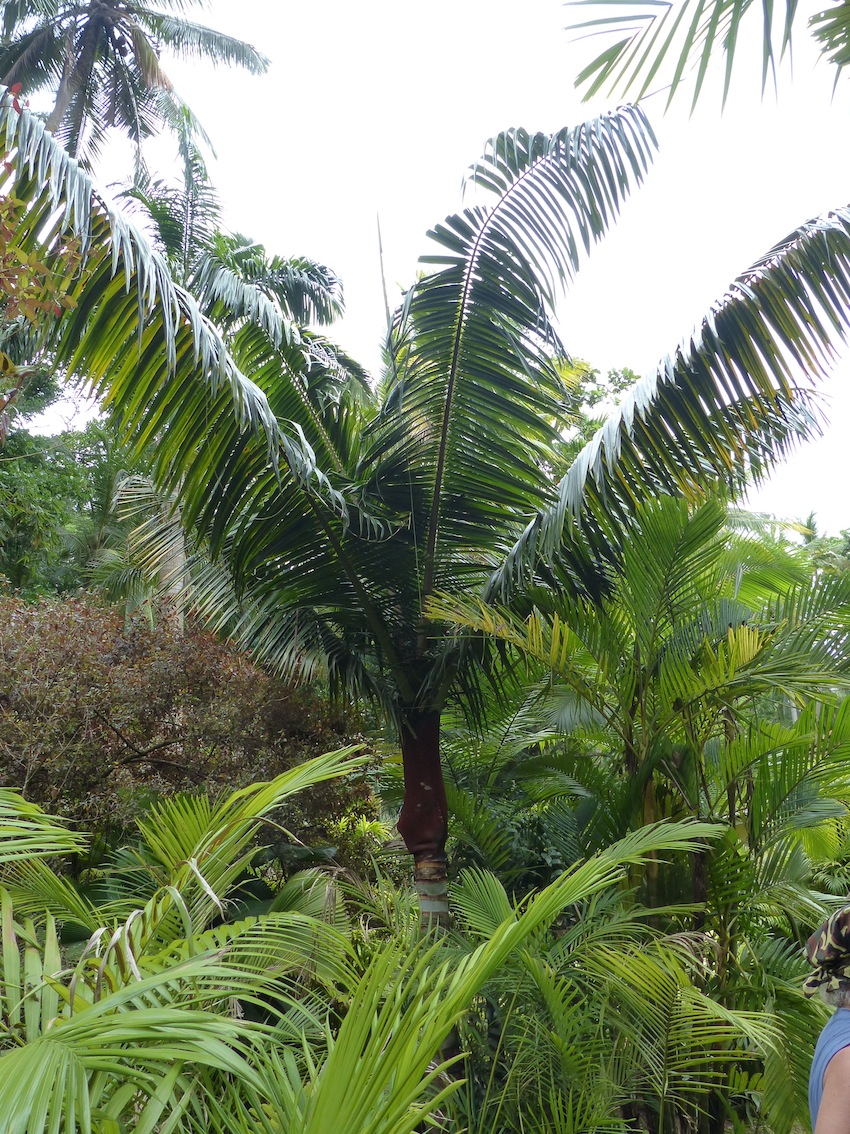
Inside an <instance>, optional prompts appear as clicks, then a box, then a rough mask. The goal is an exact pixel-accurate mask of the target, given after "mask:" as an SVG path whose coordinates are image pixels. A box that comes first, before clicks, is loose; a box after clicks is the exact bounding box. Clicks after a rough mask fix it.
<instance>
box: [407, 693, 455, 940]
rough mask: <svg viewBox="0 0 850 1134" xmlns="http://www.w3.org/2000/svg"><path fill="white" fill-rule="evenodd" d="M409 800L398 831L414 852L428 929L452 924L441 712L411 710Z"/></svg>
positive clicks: (423, 917) (424, 924) (416, 883)
mask: <svg viewBox="0 0 850 1134" xmlns="http://www.w3.org/2000/svg"><path fill="white" fill-rule="evenodd" d="M401 754H402V761H403V766H404V804H403V805H402V809H401V815H400V816H399V819H398V830H399V834H400V835H401V837H402V838H403V839H404V844H405V846H406V847H407V849H408V850H409V851H410V853H411V854H412V855H413V863H414V868H413V884H414V886H415V887H416V892H417V894H418V895H419V910H420V916H421V921H422V928H423V929H424V930H430V929H436V928H446V927H447V926H448V924H449V901H448V892H447V887H446V836H447V835H448V818H449V809H448V804H447V803H446V787H445V783H444V782H443V768H442V764H441V763H440V713H439V712H438V711H432V712H424V713H423V712H418V711H416V710H411V711H409V712H408V713H407V714H406V717H405V721H404V725H403V728H402V736H401Z"/></svg>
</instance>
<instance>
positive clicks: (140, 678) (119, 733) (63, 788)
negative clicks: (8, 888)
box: [0, 594, 372, 845]
mask: <svg viewBox="0 0 850 1134" xmlns="http://www.w3.org/2000/svg"><path fill="white" fill-rule="evenodd" d="M3 605H4V612H5V617H4V629H3V634H2V638H1V639H0V785H2V786H6V787H11V788H15V789H17V790H19V791H21V792H22V793H23V794H24V795H25V796H26V798H27V799H29V800H31V801H33V802H37V803H39V804H41V805H43V806H44V807H45V808H46V809H48V810H49V811H52V812H54V813H59V814H61V815H65V816H69V817H72V818H74V819H76V820H78V821H80V822H81V823H83V824H84V825H85V826H86V827H87V828H88V829H90V830H94V831H95V832H96V833H97V835H98V836H99V839H100V841H101V842H106V843H114V842H115V841H117V840H119V839H121V838H122V837H124V836H125V835H126V833H127V831H128V830H129V829H130V828H131V827H132V826H133V820H134V818H135V817H136V816H137V815H138V814H139V813H140V811H142V810H144V808H145V807H146V806H147V805H148V804H149V803H150V802H151V800H153V799H156V798H158V797H160V796H162V795H165V794H171V793H173V792H175V791H189V792H196V791H201V790H203V791H207V792H209V793H210V794H212V795H218V794H221V793H222V792H224V791H232V790H234V789H235V788H237V787H240V786H242V785H245V784H248V783H251V782H253V781H255V780H260V779H263V780H265V779H270V778H272V777H274V776H276V775H278V774H279V773H280V772H282V771H284V770H286V769H287V768H290V767H292V766H293V765H295V764H297V763H300V762H302V761H303V760H306V759H308V758H309V757H311V756H314V755H317V754H319V753H321V752H325V751H328V750H329V749H335V748H339V747H341V746H343V745H344V744H348V743H352V742H354V741H357V740H358V739H359V737H358V736H357V721H356V719H355V718H354V716H353V714H352V713H351V712H349V711H348V710H347V709H346V710H344V709H340V708H339V707H334V706H332V705H331V704H329V703H328V701H327V700H326V699H325V698H324V697H323V696H322V695H321V694H320V693H318V692H317V691H315V690H309V689H297V688H295V687H293V686H291V685H288V684H285V683H283V682H281V681H279V680H276V679H274V678H272V677H270V676H269V675H268V674H266V673H264V672H263V671H262V670H260V669H258V668H257V667H256V666H255V665H253V664H252V663H251V662H250V661H249V660H248V659H247V658H246V657H245V656H244V655H243V654H241V653H239V652H238V651H237V650H236V649H234V648H233V647H232V646H231V645H230V644H228V643H226V642H221V641H219V640H218V639H216V638H215V637H213V636H212V635H210V634H208V633H206V632H205V631H203V630H201V629H199V628H198V627H197V626H193V625H191V624H189V625H188V626H187V627H186V630H185V632H184V633H182V634H181V633H177V632H176V631H175V629H174V626H173V624H172V623H171V622H170V621H169V619H168V618H167V617H163V618H160V619H158V620H157V624H156V626H154V627H151V625H150V624H149V623H148V622H147V621H146V620H144V619H141V618H140V619H136V620H127V621H125V619H124V618H123V616H122V614H121V613H120V612H118V611H116V610H115V609H114V608H111V607H109V606H107V605H105V604H103V603H102V602H100V601H99V600H97V599H96V598H95V597H93V596H91V595H88V594H83V595H78V596H76V597H72V598H53V597H44V598H41V599H39V600H38V601H36V602H31V603H28V602H26V601H24V600H23V599H21V598H20V597H18V596H16V595H9V594H7V595H5V596H3ZM364 809H365V813H366V814H367V815H371V814H372V805H371V793H370V792H369V789H368V787H367V786H366V784H365V781H364V783H363V784H361V786H360V787H355V788H352V786H351V784H350V783H349V784H342V783H335V784H332V785H324V786H323V787H322V789H321V791H316V792H313V793H312V794H310V793H306V794H305V795H303V796H300V797H299V798H298V800H297V802H293V804H292V806H291V808H289V809H287V811H286V813H285V814H283V815H281V816H279V817H277V819H278V820H279V822H280V823H281V825H283V826H284V827H286V828H287V829H288V830H290V831H294V832H295V833H297V835H298V837H299V838H300V839H302V840H303V841H304V842H305V843H307V844H317V845H320V844H322V843H327V842H328V841H329V831H333V830H335V829H336V827H337V826H338V822H339V819H340V818H341V817H342V816H344V815H346V814H347V813H349V812H350V811H352V810H353V811H354V812H356V813H364ZM270 830H273V828H270ZM280 841H281V844H282V843H283V842H284V841H286V842H289V840H284V837H283V836H281V837H280Z"/></svg>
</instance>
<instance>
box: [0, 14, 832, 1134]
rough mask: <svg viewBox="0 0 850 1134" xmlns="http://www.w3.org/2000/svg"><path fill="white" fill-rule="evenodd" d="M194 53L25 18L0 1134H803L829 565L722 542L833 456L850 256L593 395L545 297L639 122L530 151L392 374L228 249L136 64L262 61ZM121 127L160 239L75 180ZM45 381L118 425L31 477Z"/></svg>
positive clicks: (625, 166) (150, 29) (5, 677)
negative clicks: (774, 479)
mask: <svg viewBox="0 0 850 1134" xmlns="http://www.w3.org/2000/svg"><path fill="white" fill-rule="evenodd" d="M183 9H184V5H182V4H174V3H170V4H167V3H156V4H152V5H150V6H149V7H148V6H143V5H140V4H136V3H132V4H129V5H116V6H110V5H104V4H100V3H91V4H84V5H78V4H75V5H71V4H63V3H57V2H55V0H45V2H39V3H36V4H35V5H32V4H30V5H21V4H17V3H12V4H7V5H6V6H5V7H4V10H3V28H2V40H0V74H2V75H3V76H4V77H5V80H6V85H7V87H9V89H8V90H7V91H6V92H5V93H4V94H3V96H2V98H0V149H2V154H0V163H2V164H0V194H1V195H0V233H1V234H2V248H1V249H0V376H2V380H3V390H2V391H0V413H2V418H0V443H2V448H0V576H2V590H0V601H1V602H2V604H3V612H4V616H5V617H4V630H3V634H2V638H0V948H2V954H0V1131H2V1134H42V1132H44V1134H74V1132H75V1131H78V1130H79V1131H81V1132H82V1134H90V1132H97V1134H114V1132H116V1131H117V1132H121V1131H125V1130H126V1131H130V1130H133V1131H141V1132H142V1134H153V1132H156V1134H178V1132H185V1134H195V1132H198V1134H199V1132H200V1131H204V1134H210V1132H212V1134H231V1132H244V1134H248V1131H251V1132H254V1131H257V1130H260V1131H262V1132H264V1134H328V1132H329V1131H333V1132H334V1134H412V1132H413V1131H414V1130H423V1129H433V1130H439V1131H445V1132H446V1134H450V1132H455V1131H457V1132H460V1131H464V1130H467V1131H470V1132H473V1131H474V1132H480V1134H485V1132H487V1134H489V1132H496V1131H498V1132H505V1134H508V1132H516V1134H529V1132H533V1134H543V1132H544V1131H546V1132H552V1131H554V1132H556V1134H585V1132H586V1134H591V1132H593V1134H597V1132H598V1134H615V1132H623V1134H626V1132H629V1134H632V1132H633V1134H638V1132H642V1131H647V1132H649V1131H652V1132H653V1134H655V1132H656V1131H657V1132H658V1134H684V1132H693V1134H724V1132H725V1131H726V1130H728V1129H732V1130H733V1131H735V1132H736V1134H737V1132H739V1131H744V1130H747V1129H751V1128H753V1129H755V1128H760V1127H763V1128H765V1129H768V1130H770V1131H774V1132H775V1134H791V1131H792V1130H794V1129H795V1128H798V1127H799V1126H801V1125H802V1126H805V1124H806V1122H807V1115H806V1079H807V1074H808V1063H809V1059H810V1054H811V1049H812V1045H813V1042H814V1037H815V1035H816V1034H817V1031H818V1029H819V1027H820V1026H821V1024H822V1023H823V1019H824V1015H825V1013H824V1010H823V1009H822V1008H821V1007H820V1006H819V1005H818V1004H817V1003H812V1002H810V1001H807V1000H805V999H804V998H803V996H802V994H801V990H800V982H801V977H802V972H803V968H804V963H803V959H802V954H801V948H800V946H801V942H802V940H803V939H804V938H805V937H806V935H807V934H808V932H809V931H810V930H811V928H812V927H813V926H814V925H816V924H817V923H818V922H819V921H820V920H821V919H822V917H823V915H824V913H825V911H827V910H828V909H829V908H830V906H831V905H833V904H837V903H839V902H840V901H841V897H840V895H842V894H844V893H846V892H847V889H848V884H850V824H848V808H850V707H848V706H850V701H848V700H847V698H846V690H847V685H848V681H850V661H848V637H849V636H850V570H848V555H847V539H846V538H845V537H846V533H845V536H842V538H841V539H839V540H832V541H830V540H825V539H823V538H822V537H820V536H819V535H818V533H817V530H816V527H815V524H814V522H813V521H812V520H811V518H810V520H809V522H808V523H807V525H805V526H801V530H800V532H799V533H798V536H795V537H789V536H788V535H787V533H784V532H783V531H782V530H781V529H780V528H778V527H777V526H776V525H775V524H771V523H770V522H769V521H765V520H764V519H763V518H758V517H747V516H746V515H744V514H741V513H740V512H736V511H735V509H734V506H733V505H734V499H735V496H736V494H737V493H738V491H739V490H740V489H742V488H743V487H744V486H745V485H746V484H747V483H748V481H749V480H750V478H752V476H753V475H760V474H762V473H764V472H765V471H766V470H767V469H769V468H770V467H771V465H772V464H773V463H775V462H776V461H777V460H779V459H781V458H782V456H783V455H784V454H785V453H786V452H787V451H788V450H789V448H790V447H791V446H792V445H793V444H794V443H795V441H796V440H797V438H798V437H799V436H800V435H805V434H807V433H813V432H816V429H817V415H816V413H815V412H814V411H813V407H812V399H811V391H810V387H811V380H812V379H813V378H817V377H818V376H820V375H823V374H825V373H827V372H828V371H829V368H830V366H831V362H832V356H833V347H832V343H833V339H834V336H835V335H836V333H839V334H840V333H843V332H844V331H846V329H847V327H848V323H850V317H849V316H850V307H849V306H848V303H847V296H848V295H850V219H848V216H847V214H846V212H838V213H835V214H831V216H830V217H829V218H828V219H826V220H822V221H820V222H818V223H817V224H811V225H804V226H803V227H801V228H800V229H799V230H797V231H796V232H794V233H792V234H791V236H790V237H788V238H787V239H786V240H785V241H783V242H782V244H780V245H778V246H777V247H776V248H774V249H772V250H771V252H770V253H769V254H768V255H767V256H766V257H765V258H763V259H762V260H760V261H759V262H758V263H756V264H755V265H754V266H753V267H752V268H751V269H749V270H748V271H746V272H745V273H744V274H743V275H742V276H741V277H739V279H738V280H737V281H735V282H734V283H733V285H732V286H731V288H730V289H729V291H728V292H727V294H726V295H725V296H724V297H723V299H722V300H721V301H719V302H718V303H717V304H715V305H714V306H713V308H712V310H711V312H710V313H709V314H708V315H707V316H706V318H705V319H704V321H703V322H702V324H701V326H700V327H699V328H698V330H697V332H695V334H694V337H693V338H692V340H691V341H690V342H688V343H686V344H684V345H682V346H680V347H679V348H677V349H676V350H675V351H674V352H673V353H672V354H671V355H670V356H669V357H667V358H665V359H664V360H663V361H662V362H661V363H660V364H659V367H658V369H657V373H655V374H654V375H650V376H649V377H648V378H646V379H644V380H642V381H640V382H638V381H637V380H636V378H635V376H634V375H633V374H631V373H630V372H628V371H624V372H621V373H619V372H618V373H613V374H611V375H609V376H608V378H607V379H606V380H602V379H601V378H600V377H599V375H597V374H596V373H595V372H593V371H592V370H590V369H589V368H588V367H586V366H584V365H583V364H579V363H575V362H572V361H569V357H568V353H567V349H566V346H565V344H563V343H562V342H561V340H560V337H559V334H558V330H557V327H556V324H555V317H554V307H555V301H556V297H557V294H558V292H559V289H560V288H561V287H562V286H565V285H568V284H569V283H570V282H571V280H572V278H573V276H574V275H575V273H576V272H577V271H578V270H579V269H580V267H581V265H582V263H583V260H584V258H585V256H586V255H587V254H588V253H589V252H590V251H591V250H592V248H593V246H594V244H595V243H596V242H597V241H599V240H600V239H601V238H602V237H603V236H604V235H605V233H606V231H607V230H608V229H609V228H610V226H611V225H612V224H613V223H614V222H615V221H616V218H617V215H618V212H619V210H620V207H621V205H622V203H623V201H624V199H625V198H626V196H627V195H628V194H629V193H630V192H631V191H632V190H633V189H636V188H638V187H639V186H640V184H641V182H642V180H643V177H644V174H645V172H646V170H647V168H648V166H649V164H650V162H651V160H652V156H653V152H654V147H655V139H654V136H653V133H652V129H651V126H650V124H649V121H648V119H647V118H646V116H645V114H644V113H643V110H642V109H640V108H637V107H625V108H621V109H619V110H618V111H616V112H611V113H608V114H604V115H602V116H600V117H599V118H597V119H595V120H594V121H592V122H588V123H584V124H580V125H578V126H576V127H568V128H564V129H562V130H560V131H557V132H556V133H554V134H552V135H548V136H547V135H543V134H534V133H528V132H527V131H524V130H510V131H506V132H504V133H502V134H500V135H498V136H497V137H495V138H493V139H491V141H490V142H489V143H488V145H487V148H486V151H485V154H484V156H483V157H482V158H481V159H480V160H479V161H478V162H477V163H476V164H475V165H474V166H473V167H472V170H471V173H470V175H469V178H468V182H469V188H470V189H471V190H473V191H474V192H475V193H476V194H477V196H476V198H475V200H476V203H475V204H473V205H470V206H469V207H467V208H465V209H464V210H463V211H461V212H458V213H457V214H455V215H453V216H450V217H448V218H446V220H445V221H443V222H442V223H441V224H438V225H437V226H435V228H434V229H433V230H432V231H431V232H430V233H429V238H430V241H431V243H430V251H429V252H428V254H427V255H426V256H424V257H423V260H422V266H423V272H422V274H421V276H420V277H419V278H418V280H417V281H416V283H415V284H414V285H413V287H412V288H411V289H410V291H409V292H408V293H407V295H406V296H405V298H404V301H403V303H402V305H401V306H400V308H399V309H398V310H397V311H396V312H395V313H394V314H393V315H392V316H391V318H390V321H389V327H388V334H387V339H386V343H385V354H384V359H385V365H384V369H383V372H382V373H381V374H380V375H378V376H375V377H371V376H369V375H367V374H366V373H365V371H364V370H363V369H362V368H361V367H359V366H358V365H357V364H356V363H355V362H353V361H352V360H351V359H349V358H348V357H346V355H345V354H344V352H342V351H341V350H339V349H338V348H337V347H336V346H335V345H334V343H333V341H332V339H331V337H330V334H331V332H330V330H329V329H328V328H329V327H330V326H331V324H332V322H333V319H334V317H335V316H336V315H338V314H339V313H340V311H341V310H342V290H341V285H340V282H339V280H338V279H337V277H336V276H335V274H334V273H333V271H331V270H330V269H328V268H327V267H325V266H324V265H322V264H319V263H317V262H315V261H313V260H310V259H308V258H306V257H303V256H298V257H291V258H285V257H282V256H280V255H277V254H275V253H272V252H269V251H267V250H266V249H265V248H263V247H261V246H260V245H258V244H256V243H254V242H253V241H251V240H250V239H249V238H248V237H245V236H243V235H239V234H233V233H228V232H225V231H223V229H222V227H221V213H220V209H219V206H218V202H217V198H216V194H215V190H214V187H213V185H212V182H211V179H210V176H209V172H208V169H207V165H206V162H205V159H204V156H203V152H202V145H203V134H202V131H201V130H200V127H199V126H198V123H197V121H196V120H195V118H194V116H193V115H192V113H191V112H190V111H189V109H188V108H187V107H186V106H185V105H184V104H182V103H181V102H180V100H179V99H178V98H177V96H176V95H174V93H173V91H172V90H171V88H170V84H169V83H168V81H167V79H166V76H165V73H164V71H163V70H162V67H161V65H160V61H159V58H158V55H157V51H158V49H159V47H160V46H162V45H170V46H172V47H176V48H178V49H180V50H183V51H187V52H189V53H190V54H191V53H201V54H204V53H206V54H211V55H212V56H213V57H214V58H217V59H219V60H223V61H229V62H238V63H241V64H243V65H246V66H248V67H250V68H254V69H258V68H262V66H264V62H265V61H264V60H263V58H262V57H261V56H259V55H258V54H257V53H256V52H255V51H254V50H253V49H251V48H250V47H248V45H245V44H240V43H238V41H235V40H230V39H228V38H227V37H223V36H220V35H219V34H218V33H215V32H212V31H209V29H204V28H200V27H198V26H197V25H195V24H192V23H190V22H188V21H186V20H185V19H184V18H183V15H182V13H183ZM700 10H702V9H700ZM736 13H737V14H733V15H732V16H731V17H730V18H731V21H732V22H731V25H730V26H729V27H728V28H727V37H726V40H725V46H726V50H727V54H728V56H729V58H730V59H731V57H732V54H733V52H734V46H735V35H734V31H735V29H736V27H737V20H738V19H739V18H740V15H741V14H742V11H739V9H736ZM721 14H722V13H721ZM792 15H793V13H792ZM663 18H665V17H662V19H663ZM725 18H726V17H724V19H725ZM681 26H683V27H684V26H685V24H682V25H681ZM835 34H838V33H835ZM693 38H694V37H693V35H692V36H691V37H690V40H689V41H686V43H685V45H684V48H683V54H682V59H683V60H684V59H685V58H686V57H687V53H688V51H690V50H691V48H692V46H693V43H692V40H693ZM670 42H672V41H668V46H669V43H670ZM702 42H703V43H704V47H705V51H706V52H710V50H711V48H712V45H713V43H714V42H716V39H715V29H714V24H712V25H711V34H710V35H706V36H704V37H703V40H702ZM830 42H831V41H830ZM772 51H773V48H772V46H771V44H770V43H769V42H768V43H767V47H766V56H765V58H766V59H767V60H768V61H769V60H770V58H771V54H772ZM618 59H619V55H617V54H615V55H608V56H606V60H607V62H606V64H605V66H604V67H603V68H602V73H601V75H600V77H601V78H603V79H607V75H608V71H609V70H610V69H611V67H612V66H613V65H614V64H615V63H616V62H617V60H618ZM609 65H610V66H609ZM595 70H599V65H598V64H597V65H596V66H595ZM680 71H681V68H680ZM593 72H594V66H592V67H591V69H590V72H589V73H590V74H592V73H593ZM653 73H654V72H653ZM700 83H701V79H700V80H698V82H697V94H698V93H699V87H700ZM19 86H20V87H21V88H22V89H19ZM675 86H676V84H675V83H674V89H675ZM41 89H48V90H50V91H52V93H53V96H54V104H53V108H52V110H48V111H47V113H46V115H45V116H44V118H43V119H42V118H39V116H38V115H37V114H34V113H33V112H31V111H30V109H29V108H28V107H27V105H26V96H27V95H28V94H29V93H30V92H37V91H39V90H41ZM45 120H46V125H47V126H48V127H49V128H50V129H51V130H53V129H54V128H55V131H56V137H52V136H51V134H50V133H49V132H47V131H46V130H45ZM157 123H158V124H160V125H161V124H163V123H165V124H167V125H169V126H170V128H172V129H173V130H174V132H175V135H176V137H177V140H178V144H179V153H180V160H181V170H180V176H179V178H178V179H177V180H176V181H170V180H168V179H167V178H162V177H159V176H158V175H157V174H156V173H152V172H151V171H150V170H148V169H147V168H146V166H145V164H144V161H143V154H142V150H141V148H140V147H141V144H142V142H143V141H144V138H145V137H146V136H147V135H148V134H149V133H150V132H151V131H152V129H153V128H154V125H155V124H157ZM113 126H119V127H121V128H123V129H124V130H125V131H126V132H127V133H128V134H129V136H130V137H131V139H132V140H133V142H134V143H135V144H136V147H137V160H136V168H135V170H134V175H133V178H132V181H131V182H130V183H129V184H128V185H127V187H126V189H125V190H124V192H123V194H122V200H123V201H124V203H125V205H126V207H127V209H128V210H129V211H130V212H131V213H132V215H133V216H135V217H136V218H141V220H142V225H143V227H144V231H145V232H146V233H147V234H148V235H147V236H142V235H141V234H140V231H139V230H138V229H136V228H135V227H133V226H132V225H131V224H129V223H128V222H127V219H126V217H124V216H123V215H122V214H121V213H110V212H109V211H108V210H107V209H106V208H105V207H104V206H103V204H102V202H101V200H100V198H99V197H98V195H97V192H96V190H95V188H94V185H93V181H92V180H91V179H90V178H89V175H88V173H86V172H84V171H83V170H82V168H81V166H79V165H78V164H76V163H75V162H74V161H71V160H70V159H69V156H68V152H67V151H66V150H63V148H62V147H61V145H60V144H59V142H63V141H64V142H65V143H66V144H67V146H68V147H69V148H70V152H72V153H76V154H77V155H78V156H79V157H81V158H83V159H85V161H86V163H88V164H92V163H96V158H97V152H98V146H99V145H100V144H101V143H102V141H103V139H104V137H105V136H106V133H105V132H106V131H107V129H108V128H111V127H113ZM57 139H58V141H57ZM60 383H77V384H78V385H84V386H86V387H87V388H88V389H90V390H93V391H94V392H96V393H97V394H98V395H100V397H101V398H102V400H103V407H104V420H103V421H102V422H100V423H98V424H96V425H93V426H91V427H89V428H88V429H87V430H86V431H85V432H84V433H78V434H65V435H62V436H61V437H58V438H48V439H45V438H40V437H37V436H35V435H33V434H31V433H30V432H28V430H27V428H26V426H27V415H28V413H29V412H31V411H33V410H35V409H37V408H38V407H39V406H40V405H43V404H44V403H45V402H46V401H47V400H49V398H50V397H51V396H52V394H53V393H54V392H55V390H56V389H57V388H58V385H59V384H60ZM801 539H802V542H801ZM361 733H365V734H367V740H366V742H364V740H363V736H362V735H361ZM394 826H395V827H397V830H398V833H399V835H400V836H401V837H400V838H399V839H396V838H394V837H393V836H394V834H395V831H394V829H393V828H394ZM405 849H406V851H407V852H408V853H409V854H410V855H412V857H413V862H414V870H413V873H414V884H415V885H414V887H411V885H410V883H409V880H408V868H407V865H406V863H407V859H406V856H405V854H404V853H403V852H404V850H405Z"/></svg>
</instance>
